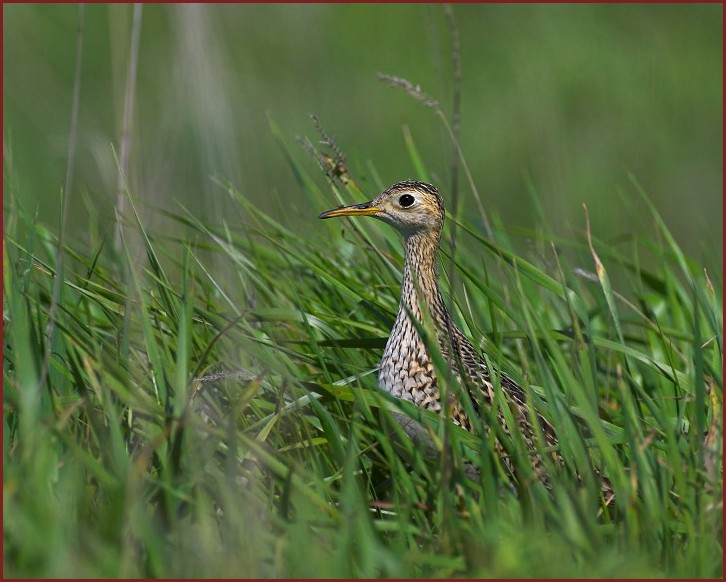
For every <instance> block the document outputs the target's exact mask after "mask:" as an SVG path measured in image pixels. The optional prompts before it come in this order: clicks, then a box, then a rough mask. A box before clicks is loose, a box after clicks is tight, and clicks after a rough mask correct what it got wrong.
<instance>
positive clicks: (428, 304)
mask: <svg viewBox="0 0 726 582" xmlns="http://www.w3.org/2000/svg"><path fill="white" fill-rule="evenodd" d="M439 237H440V235H439V234H434V233H425V232H424V233H416V234H412V235H409V236H408V237H407V238H406V257H405V262H404V266H403V284H402V287H401V306H400V311H401V312H403V311H405V310H406V309H408V310H409V311H410V312H411V313H412V314H413V315H414V317H416V319H417V320H419V321H421V313H422V309H426V310H428V312H429V313H430V314H431V315H433V316H434V318H435V319H437V320H438V319H439V318H440V317H441V316H442V315H443V314H445V313H446V308H445V306H444V300H443V298H442V296H441V291H440V290H439V284H438V269H437V266H436V257H437V252H438V249H439ZM424 306H425V307H424ZM400 314H401V315H402V314H403V313H400Z"/></svg>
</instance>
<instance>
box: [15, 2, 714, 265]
mask: <svg viewBox="0 0 726 582" xmlns="http://www.w3.org/2000/svg"><path fill="white" fill-rule="evenodd" d="M132 11H133V7H132V6H131V5H88V6H85V11H84V18H83V30H84V38H83V43H84V44H83V58H82V71H81V74H82V78H81V93H80V112H79V120H78V149H77V156H76V164H75V177H74V180H73V185H72V189H71V191H70V193H69V196H70V204H71V206H70V209H71V213H70V217H69V235H70V237H71V238H72V239H76V240H78V241H80V242H82V241H83V240H84V235H85V232H86V229H87V224H88V213H89V212H91V213H94V214H95V213H97V214H98V218H99V219H100V224H101V225H105V228H109V229H110V227H111V225H112V220H113V209H114V203H115V195H116V183H117V175H118V174H117V170H116V165H115V162H114V157H113V149H112V146H113V147H115V148H116V150H117V151H118V144H119V136H120V132H121V126H122V118H123V104H124V89H125V84H126V75H127V68H128V60H129V47H130V38H131V23H132ZM78 13H79V8H78V6H77V5H9V4H5V5H3V16H4V19H3V48H4V62H3V65H4V69H3V75H4V93H3V114H4V128H3V144H4V157H5V170H4V175H5V180H4V187H5V192H6V194H7V193H8V189H9V188H11V189H12V190H14V191H15V192H16V193H17V195H18V198H19V199H20V200H21V202H22V203H23V205H24V206H25V207H26V209H27V210H30V211H35V210H36V209H37V211H38V213H39V218H40V220H42V221H44V222H47V223H49V224H50V225H55V224H56V223H57V222H56V221H57V216H58V207H59V193H60V188H61V183H62V182H63V179H64V176H65V167H66V161H67V156H68V141H69V140H68V137H69V128H70V120H71V102H72V94H73V79H74V74H75V53H76V42H77V34H76V30H77V26H78ZM454 14H455V16H456V19H457V22H458V26H459V30H460V38H461V47H462V67H463V82H462V128H461V142H462V148H463V151H464V153H465V156H466V158H467V161H468V163H469V166H470V167H471V170H472V172H473V175H474V180H475V182H476V184H477V187H478V189H479V191H480V193H481V194H482V196H483V198H484V200H485V202H486V204H487V206H488V208H490V209H493V210H494V209H495V210H496V212H498V213H499V214H500V215H501V216H502V218H503V220H504V223H505V224H507V225H510V226H512V227H523V228H531V227H535V226H536V221H537V216H536V213H535V212H534V211H533V210H532V208H531V198H530V196H529V194H528V193H527V183H528V181H531V183H532V185H533V186H534V189H535V190H536V191H537V193H538V195H539V198H540V200H541V203H542V205H543V207H544V210H545V213H546V215H547V216H548V218H549V219H550V221H551V222H552V223H553V224H555V225H561V228H562V229H563V231H570V232H571V231H575V232H580V233H581V232H582V231H583V230H584V216H583V210H582V203H583V202H585V203H586V204H587V205H588V208H589V211H590V216H591V220H592V223H593V230H594V232H595V233H597V235H598V236H599V237H601V238H604V239H605V240H616V239H617V237H619V236H620V235H625V234H628V233H632V232H637V230H638V229H640V228H642V226H643V225H642V223H641V222H640V221H639V219H638V217H636V216H634V215H633V213H632V211H631V209H630V208H629V206H628V205H627V204H625V203H624V200H623V197H622V196H621V195H620V194H619V193H618V190H619V188H621V187H625V186H626V185H627V184H628V177H627V176H628V173H629V172H632V173H633V174H634V175H635V177H636V178H637V179H638V181H639V182H640V183H641V185H642V186H643V188H644V189H645V191H646V192H647V193H648V195H649V196H650V197H651V198H652V199H653V200H654V201H655V203H656V205H657V207H658V208H659V210H660V212H661V213H662V214H663V215H664V217H665V219H666V222H667V223H668V225H669V227H670V228H671V229H672V231H673V232H674V234H675V236H676V238H677V239H678V241H679V243H680V244H681V245H682V246H683V248H684V250H686V251H687V252H688V253H690V254H691V255H692V256H693V257H694V258H695V259H696V260H698V261H703V262H706V263H708V264H720V263H721V261H722V238H723V221H722V205H723V202H722V158H723V152H722V144H723V136H722V127H723V121H722V119H723V118H722V115H723V110H722V102H723V94H722V87H723V63H722V42H723V40H722V39H723V28H722V22H723V19H722V6H721V5H720V4H719V5H716V4H710V5H706V4H701V5H695V4H691V5H685V4H683V5H671V4H669V5H653V4H648V5H496V4H487V5H461V6H459V5H454ZM450 47H451V33H450V29H449V27H448V25H447V19H446V17H445V14H444V10H443V7H442V6H441V5H411V4H405V5H403V4H402V5H332V4H325V5H315V4H311V5H217V6H213V5H145V6H144V7H143V11H142V27H141V37H140V46H139V69H138V77H137V85H136V94H135V115H134V123H133V128H132V140H131V157H130V170H129V183H130V187H131V190H132V192H133V194H134V195H135V196H136V197H137V198H138V199H141V200H143V201H144V219H145V221H146V223H147V225H148V226H150V227H152V228H154V227H156V228H164V227H163V222H162V221H161V220H160V218H159V217H160V214H159V212H158V211H157V210H156V209H157V208H158V207H162V208H169V209H172V210H174V211H177V210H178V206H177V201H180V202H181V203H183V204H184V205H186V206H187V207H189V208H191V209H192V210H193V211H194V212H196V213H198V214H199V215H200V217H201V218H202V219H203V220H209V221H218V220H220V219H221V218H222V217H224V216H225V213H226V211H227V205H228V204H231V202H230V201H229V200H227V198H226V195H225V194H224V192H223V191H222V190H221V189H220V188H218V187H217V186H215V185H214V184H213V182H212V180H211V179H210V176H214V175H216V176H220V177H222V178H226V179H229V180H231V181H232V182H233V183H234V184H235V185H236V186H237V187H238V188H240V189H241V190H242V191H243V192H245V193H246V194H247V195H249V196H250V197H252V198H253V199H256V200H258V201H259V203H260V205H262V206H263V207H264V206H266V205H271V204H272V202H270V200H271V198H272V197H271V194H272V193H279V194H281V195H282V197H283V199H284V200H286V201H287V203H288V204H289V208H288V210H291V211H292V212H290V213H289V215H290V216H292V215H295V216H297V221H298V222H297V224H292V225H289V226H290V227H291V228H293V229H296V230H297V231H299V232H301V233H303V232H304V233H306V236H311V234H310V233H311V232H314V231H311V230H310V224H312V223H314V222H315V220H316V217H317V215H318V213H319V212H320V211H322V210H324V208H309V207H308V204H307V203H306V200H308V199H307V198H306V197H305V196H304V194H303V192H302V190H301V186H300V185H299V184H298V183H297V182H296V180H295V177H294V175H293V173H292V171H291V170H290V168H289V165H288V163H287V162H286V160H285V157H284V155H283V154H282V152H281V150H280V148H279V146H278V144H277V143H276V142H275V139H274V137H273V135H272V132H271V130H270V125H269V119H272V120H273V121H274V123H275V124H276V125H277V126H279V128H280V130H281V132H282V134H283V136H284V138H285V139H286V140H287V141H288V142H291V143H294V139H295V137H296V136H301V135H305V136H309V137H310V138H311V139H313V140H315V139H317V136H316V134H315V130H314V128H313V126H312V124H311V122H310V119H309V117H308V116H309V114H310V113H315V114H317V115H318V116H319V117H320V119H321V120H322V122H323V125H324V127H325V129H326V130H327V131H328V132H329V133H330V134H331V135H333V136H334V137H335V139H336V141H337V143H338V146H339V147H340V148H341V149H342V150H343V151H344V152H345V153H346V154H347V155H348V164H349V169H350V170H351V173H352V174H353V176H354V177H355V178H358V177H359V176H361V174H363V173H365V174H367V175H368V176H371V175H372V173H371V171H370V169H371V167H373V168H375V170H376V171H377V173H378V175H379V176H380V180H381V182H383V183H384V184H386V185H387V184H390V183H392V182H395V181H398V180H400V179H404V178H409V177H416V176H415V175H414V170H413V166H412V163H411V161H410V158H409V155H408V153H407V150H406V147H405V142H404V138H403V135H404V133H403V127H404V126H405V127H408V128H409V129H410V132H411V134H412V136H413V139H414V140H415V142H416V145H417V147H418V148H419V150H420V152H421V155H422V157H423V161H424V164H425V165H426V167H428V168H429V169H430V170H431V171H432V172H434V173H435V174H434V176H433V179H434V180H435V181H436V183H437V185H438V186H440V187H441V188H442V190H443V191H444V193H445V194H446V190H447V187H448V184H449V180H450V161H451V145H450V141H449V139H448V137H447V135H446V133H445V131H444V129H443V125H442V124H441V122H440V120H439V119H438V118H437V117H436V116H435V115H434V114H433V113H432V111H431V110H430V109H427V108H426V107H424V106H423V105H422V104H421V103H418V102H416V101H415V100H413V99H412V98H411V97H410V96H408V95H406V94H405V93H404V92H402V91H400V90H394V89H392V88H390V87H388V86H386V85H385V84H384V83H382V82H380V81H379V80H378V79H377V77H376V73H377V72H378V71H381V72H384V73H388V74H392V75H397V76H400V77H405V78H407V79H409V80H410V81H412V82H413V83H414V84H420V85H421V88H422V89H423V90H424V91H425V92H427V93H428V94H430V95H432V96H433V97H434V98H436V99H438V100H439V101H440V102H441V104H442V106H443V108H444V111H445V112H447V114H448V113H449V112H450V110H451V102H452V87H453V82H452V65H451V49H450ZM300 160H302V161H303V163H305V164H310V167H311V168H312V167H314V166H313V164H314V162H313V161H312V160H311V159H309V158H307V156H306V154H305V153H304V152H303V150H302V149H300ZM320 180H321V181H322V180H324V178H323V177H322V176H320ZM359 185H360V186H361V187H362V188H363V190H364V191H365V192H366V194H369V195H370V196H373V195H374V194H376V193H377V192H376V190H377V188H376V185H375V184H372V183H370V181H368V182H366V181H361V182H359ZM462 196H463V198H462V199H463V200H464V203H465V204H472V208H473V201H472V200H471V196H470V192H469V191H468V188H467V186H466V183H465V181H462ZM84 197H85V198H86V202H85V203H84V201H83V199H84ZM333 204H334V201H333V200H331V205H333ZM267 210H274V209H272V208H267ZM473 220H476V219H475V218H474V219H473ZM559 227H560V226H558V228H559Z"/></svg>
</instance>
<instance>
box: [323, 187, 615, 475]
mask: <svg viewBox="0 0 726 582" xmlns="http://www.w3.org/2000/svg"><path fill="white" fill-rule="evenodd" d="M338 216H372V217H374V218H378V219H379V220H382V221H383V222H386V223H388V224H390V225H392V226H394V227H396V228H397V229H398V230H399V231H400V232H401V234H402V235H403V237H404V239H405V244H406V249H405V260H404V267H403V284H402V290H401V301H400V305H399V308H398V314H397V316H396V321H395V323H394V325H393V329H392V330H391V335H390V337H389V339H388V342H387V343H386V348H385V350H384V352H383V358H382V359H381V364H380V369H379V373H378V383H379V385H380V387H381V388H383V389H384V390H386V391H388V392H390V393H391V394H393V395H394V396H397V397H399V398H404V399H406V400H410V401H412V402H414V403H415V404H416V405H418V406H420V407H422V408H425V409H429V410H433V411H437V412H439V411H441V409H442V405H443V403H442V402H441V392H440V390H439V381H438V378H437V374H436V371H435V369H434V365H433V363H432V361H431V357H430V355H429V353H428V350H427V349H426V345H425V342H424V341H423V340H422V338H421V335H420V334H419V332H418V331H417V327H418V328H419V329H423V328H422V327H421V326H422V324H423V322H424V320H425V319H426V318H427V317H430V319H432V320H433V322H434V326H435V334H436V341H437V344H438V347H439V349H440V351H441V354H442V355H443V356H444V358H445V361H446V363H447V364H448V366H450V368H451V371H452V373H453V375H454V376H455V378H456V380H457V382H458V383H459V385H460V386H461V387H462V388H463V389H465V390H466V394H467V395H468V397H469V399H470V401H471V404H472V407H473V409H474V411H475V412H476V415H477V418H470V417H469V415H467V414H466V413H465V407H464V406H463V405H462V402H461V399H460V398H456V397H455V396H454V394H453V393H451V392H450V393H449V395H448V396H449V397H448V398H447V400H448V406H449V413H450V418H451V419H452V421H453V422H454V423H456V424H458V425H460V426H462V427H463V428H465V429H467V430H470V431H473V432H479V430H480V429H481V428H482V427H483V429H484V430H485V431H486V432H487V433H488V432H489V430H490V427H489V426H487V424H486V421H485V420H484V419H486V418H487V413H490V412H491V410H492V407H495V406H497V405H496V403H495V386H494V383H493V379H492V376H491V374H490V370H489V368H488V367H487V364H486V363H485V361H484V359H483V358H482V357H481V356H480V355H479V354H478V353H477V351H476V350H475V349H474V347H473V346H472V345H471V343H470V342H469V340H468V339H467V338H466V337H465V336H464V334H463V333H462V332H461V330H460V329H459V328H458V327H457V326H456V325H455V324H454V322H453V321H452V319H451V317H450V315H449V312H448V310H447V308H446V303H445V301H444V298H443V297H442V295H441V291H440V290H439V285H438V277H437V253H438V250H439V241H440V238H441V231H442V229H443V225H444V217H445V213H444V202H443V200H442V198H441V195H440V194H439V192H438V190H437V189H436V188H435V187H434V186H432V185H430V184H426V183H424V182H418V181H414V180H406V181H403V182H398V183H396V184H394V185H393V186H391V187H390V188H388V189H387V190H385V191H384V192H383V193H381V194H380V195H379V196H377V197H376V198H375V199H373V200H371V201H370V202H366V203H364V204H353V205H351V206H345V207H342V208H336V209H334V210H329V211H327V212H323V213H322V214H321V215H320V218H334V217H338ZM425 314H426V315H425ZM412 318H414V319H415V320H416V321H417V323H416V324H414V322H413V321H412ZM499 382H500V385H501V390H502V395H503V397H504V400H505V401H506V403H507V404H508V405H509V407H510V410H511V411H512V416H513V418H514V419H515V422H516V424H517V426H518V428H519V430H520V432H521V434H522V436H523V437H524V439H525V441H526V443H527V445H528V447H529V449H530V451H532V450H534V449H536V448H538V437H537V434H536V430H535V427H534V426H533V423H532V421H531V420H532V418H533V416H534V418H536V422H537V423H538V425H539V429H540V430H539V432H540V434H541V435H542V439H543V441H544V442H541V443H540V447H539V448H542V447H546V448H547V449H548V450H550V453H548V454H551V455H552V457H553V460H555V461H557V462H559V461H561V456H560V454H559V452H557V450H556V449H557V435H556V434H555V431H554V429H553V427H552V425H551V424H550V423H549V422H548V421H547V420H546V419H545V418H544V417H543V416H542V415H541V414H539V413H537V412H535V413H534V415H533V414H532V413H531V412H530V410H529V407H528V406H527V397H526V393H525V391H524V390H523V389H522V388H521V387H520V386H519V385H518V384H517V383H516V382H515V381H514V380H512V379H511V378H509V377H508V376H507V375H505V374H503V373H500V374H499ZM496 410H497V413H496V419H497V424H498V425H499V427H500V429H501V430H502V431H504V433H505V434H507V435H508V434H510V428H509V426H508V424H507V422H506V417H505V415H504V413H503V411H502V409H501V408H500V407H497V408H496ZM496 446H497V450H498V452H499V453H500V454H501V455H502V457H507V455H506V453H505V452H504V448H503V445H502V442H501V439H497V440H496ZM505 463H506V465H507V466H508V467H509V468H510V469H511V468H512V466H511V464H510V463H509V462H508V461H505ZM531 463H532V467H533V469H534V472H535V475H536V476H537V477H538V478H539V479H540V480H541V481H542V482H544V483H545V485H548V477H547V474H546V471H545V466H544V463H543V460H542V456H541V454H539V453H536V454H531ZM607 489H609V487H607Z"/></svg>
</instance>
